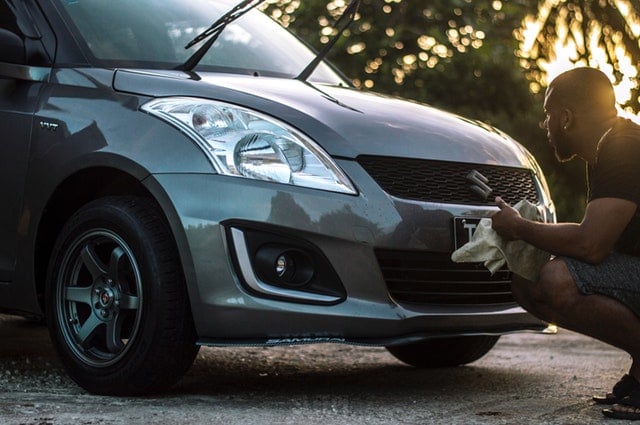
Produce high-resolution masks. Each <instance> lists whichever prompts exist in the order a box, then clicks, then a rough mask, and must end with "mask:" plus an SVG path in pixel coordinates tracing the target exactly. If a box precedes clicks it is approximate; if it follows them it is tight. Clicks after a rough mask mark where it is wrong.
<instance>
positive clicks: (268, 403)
mask: <svg viewBox="0 0 640 425" xmlns="http://www.w3.org/2000/svg"><path fill="white" fill-rule="evenodd" d="M0 341H1V343H0V425H14V424H16V425H17V424H25V425H47V424H51V425H59V424H74V425H75V424H100V425H103V424H224V425H235V424H327V425H331V424H366V425H373V424H563V425H564V424H600V423H603V424H611V425H614V424H623V423H626V422H625V421H616V420H611V419H606V418H604V417H603V415H602V414H601V412H600V407H599V406H596V405H594V404H593V403H592V402H591V401H590V397H591V395H592V394H593V393H594V392H605V391H607V390H609V389H610V387H611V386H612V385H613V384H614V383H615V382H616V381H617V379H618V378H619V377H620V376H622V374H623V373H624V372H625V370H626V369H627V368H628V366H629V362H630V360H629V358H628V356H627V355H626V354H624V353H622V352H620V351H618V350H615V349H613V348H610V347H608V346H607V345H605V344H602V343H600V342H597V341H594V340H591V339H589V338H585V337H582V336H580V335H577V334H574V333H571V332H568V331H565V330H560V332H559V333H558V334H557V335H542V334H514V335H508V336H504V337H502V338H501V339H500V341H499V342H498V344H497V345H496V347H495V348H494V349H493V350H492V351H491V352H490V353H489V354H488V355H487V356H485V357H484V358H482V359H481V360H479V361H477V362H475V363H473V364H471V365H468V366H464V367H457V368H447V369H439V370H417V369H414V368H411V367H409V366H405V365H404V364H402V363H400V362H399V361H397V360H395V359H394V358H393V357H392V356H391V355H390V354H388V353H387V352H386V350H384V349H383V348H371V347H353V346H347V345H334V344H326V345H307V346H296V347H277V348H224V349H221V348H203V349H201V350H200V354H199V356H198V359H197V360H196V362H195V363H194V365H193V367H192V368H191V370H190V371H189V373H188V374H187V376H185V378H184V379H182V381H180V382H179V383H178V385H177V386H176V387H174V388H173V389H172V390H171V392H169V393H167V394H163V395H161V396H154V397H143V398H116V397H101V396H94V395H91V394H88V393H86V392H85V391H84V390H82V389H81V388H79V387H77V386H76V385H75V384H74V383H73V382H72V381H71V380H70V379H69V378H68V377H67V376H66V374H65V372H64V370H63V369H62V368H61V365H60V363H59V361H58V359H57V358H56V356H55V354H54V353H53V350H52V347H51V343H50V341H49V337H48V334H47V331H46V328H45V327H43V326H41V325H36V324H33V323H30V322H28V321H26V320H24V319H22V318H16V317H10V316H2V315H0Z"/></svg>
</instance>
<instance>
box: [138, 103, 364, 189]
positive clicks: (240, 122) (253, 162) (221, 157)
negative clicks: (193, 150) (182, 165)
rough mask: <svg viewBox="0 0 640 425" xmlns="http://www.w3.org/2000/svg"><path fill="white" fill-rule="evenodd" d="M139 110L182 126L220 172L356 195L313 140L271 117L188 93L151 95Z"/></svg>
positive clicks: (343, 175) (342, 173) (342, 174)
mask: <svg viewBox="0 0 640 425" xmlns="http://www.w3.org/2000/svg"><path fill="white" fill-rule="evenodd" d="M142 110H143V111H145V112H148V113H150V114H152V115H155V116H157V117H159V118H161V119H163V120H165V121H167V122H169V123H171V124H173V125H175V126H176V127H178V128H179V129H181V130H182V131H183V132H185V133H186V134H187V135H188V136H190V137H191V138H192V139H193V140H194V141H195V142H196V143H197V144H198V145H200V147H202V149H203V150H204V151H205V153H206V154H207V155H208V157H209V159H210V160H211V162H212V163H213V165H214V167H215V168H216V170H217V171H218V172H219V173H220V174H225V175H228V176H238V177H246V178H251V179H257V180H266V181H273V182H278V183H286V184H292V185H296V186H304V187H311V188H315V189H323V190H330V191H335V192H342V193H348V194H356V193H357V192H356V190H355V188H354V186H353V185H352V184H351V182H350V181H349V179H348V178H347V176H346V175H345V174H344V172H342V170H341V169H340V168H339V167H338V166H337V165H336V163H335V162H334V161H333V160H332V159H331V158H330V157H329V155H327V154H326V153H325V152H324V150H322V148H320V147H319V146H318V145H317V144H316V143H315V142H314V141H312V140H311V139H309V138H308V137H307V136H305V135H304V134H302V133H300V132H299V131H297V130H296V129H294V128H292V127H290V126H288V125H287V124H285V123H282V122H280V121H278V120H276V119H274V118H271V117H268V116H266V115H263V114H260V113H258V112H255V111H251V110H249V109H246V108H242V107H239V106H235V105H231V104H228V103H223V102H215V101H210V100H204V99H197V98H188V97H171V98H161V99H155V100H152V101H150V102H148V103H146V104H144V105H142Z"/></svg>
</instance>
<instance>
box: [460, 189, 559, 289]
mask: <svg viewBox="0 0 640 425" xmlns="http://www.w3.org/2000/svg"><path fill="white" fill-rule="evenodd" d="M514 208H515V209H517V210H518V211H519V212H520V215H521V216H522V217H524V218H527V219H529V220H537V221H539V220H540V215H539V213H538V209H537V208H536V206H535V205H533V204H532V203H531V202H529V201H527V200H526V199H523V200H522V201H520V202H518V203H517V204H516V205H515V206H514ZM550 258H551V256H550V255H549V253H547V252H545V251H542V250H541V249H538V248H536V247H534V246H533V245H530V244H528V243H526V242H524V241H506V240H504V239H503V238H502V237H500V236H499V235H498V234H497V233H496V231H495V230H493V229H492V228H491V219H490V218H483V219H481V220H480V223H478V227H477V228H476V231H475V232H474V233H473V236H472V237H471V240H470V241H469V242H468V243H466V244H464V245H463V246H461V247H460V248H458V249H457V250H456V251H454V252H453V254H451V259H452V260H453V261H454V262H456V263H480V262H481V263H483V264H484V266H485V267H486V268H487V269H488V270H489V271H490V272H491V274H494V273H495V272H496V271H498V270H499V269H500V268H501V267H502V266H504V265H505V264H506V265H507V268H508V269H509V270H511V271H512V272H513V273H515V274H517V275H519V276H522V277H523V278H525V279H527V280H530V281H532V282H536V281H537V280H538V275H539V273H540V269H541V268H542V266H543V265H544V264H545V263H546V262H548V261H549V259H550Z"/></svg>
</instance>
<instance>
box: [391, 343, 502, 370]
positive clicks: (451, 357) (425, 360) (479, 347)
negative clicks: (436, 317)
mask: <svg viewBox="0 0 640 425" xmlns="http://www.w3.org/2000/svg"><path fill="white" fill-rule="evenodd" d="M499 338H500V336H493V335H474V336H461V337H452V338H434V339H429V340H426V341H423V342H418V343H414V344H405V345H396V346H390V347H387V350H388V351H389V352H390V353H391V354H393V356H394V357H395V358H397V359H398V360H400V361H402V362H404V363H407V364H409V365H411V366H415V367H419V368H436V367H449V366H459V365H462V364H467V363H471V362H473V361H476V360H478V359H479V358H480V357H482V356H484V355H485V354H487V353H488V352H489V350H491V349H492V348H493V346H494V345H496V342H498V339H499Z"/></svg>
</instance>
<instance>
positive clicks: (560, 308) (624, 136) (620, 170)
mask: <svg viewBox="0 0 640 425" xmlns="http://www.w3.org/2000/svg"><path fill="white" fill-rule="evenodd" d="M544 109H545V114H546V118H545V121H544V125H545V128H546V130H547V137H548V139H549V143H550V144H551V146H552V147H553V148H554V149H555V153H556V157H557V159H558V160H559V161H568V160H570V159H572V158H574V157H575V156H578V157H579V158H581V159H583V160H584V161H585V162H586V163H587V178H588V189H589V198H588V199H589V202H588V204H587V206H586V209H585V213H584V217H583V219H582V221H581V222H580V223H557V224H554V223H539V222H534V221H530V220H527V219H524V218H522V217H521V216H520V215H519V214H518V212H517V211H516V210H515V209H513V208H512V207H510V206H509V205H507V204H506V203H505V202H504V201H503V200H502V199H501V198H499V197H498V198H496V203H497V205H498V207H499V208H500V211H499V212H497V213H496V214H495V215H493V217H492V227H493V229H494V230H495V231H496V232H497V233H498V234H499V235H500V236H502V237H503V238H505V239H508V240H524V241H526V242H528V243H530V244H532V245H534V246H536V247H538V248H540V249H543V250H545V251H547V252H550V253H551V254H553V255H555V258H554V259H553V260H551V261H549V262H548V263H547V264H546V265H545V266H544V267H543V268H542V270H541V272H540V278H539V280H538V282H529V281H526V280H524V279H518V276H516V278H515V279H514V281H513V283H512V290H513V294H514V296H515V298H516V300H517V301H518V302H519V303H520V304H521V305H522V307H523V308H525V309H526V310H527V311H529V312H530V313H532V314H533V315H535V316H536V317H538V318H540V319H542V320H545V321H547V322H551V323H555V324H557V325H558V326H560V327H563V328H566V329H570V330H573V331H576V332H579V333H582V334H584V335H588V336H590V337H593V338H597V339H599V340H601V341H604V342H606V343H608V344H611V345H613V346H615V347H618V348H620V349H622V350H624V351H626V352H627V353H629V354H630V355H631V358H632V364H631V368H630V370H629V373H628V374H626V375H624V376H623V377H622V379H620V381H619V382H618V383H617V384H616V385H615V386H614V387H613V390H612V392H610V393H608V394H606V395H604V396H594V400H595V401H596V402H597V403H600V404H609V405H612V406H611V407H610V408H607V409H604V410H603V413H604V414H605V415H606V416H610V417H614V418H619V419H640V211H639V210H638V204H639V203H640V126H639V125H637V124H635V123H633V122H631V121H629V120H626V119H623V118H620V117H618V115H617V112H616V108H615V95H614V91H613V87H612V85H611V82H610V81H609V79H608V78H607V77H606V76H605V75H604V74H603V73H602V72H600V71H598V70H595V69H592V68H577V69H573V70H571V71H567V72H565V73H563V74H561V75H559V76H558V77H557V78H555V79H554V80H553V81H552V82H551V84H550V85H549V87H548V89H547V91H546V94H545V101H544Z"/></svg>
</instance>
